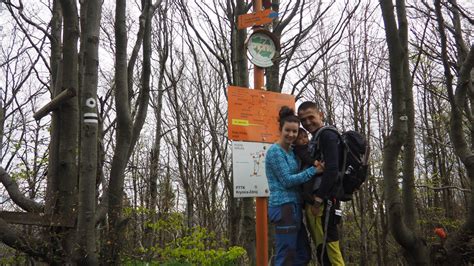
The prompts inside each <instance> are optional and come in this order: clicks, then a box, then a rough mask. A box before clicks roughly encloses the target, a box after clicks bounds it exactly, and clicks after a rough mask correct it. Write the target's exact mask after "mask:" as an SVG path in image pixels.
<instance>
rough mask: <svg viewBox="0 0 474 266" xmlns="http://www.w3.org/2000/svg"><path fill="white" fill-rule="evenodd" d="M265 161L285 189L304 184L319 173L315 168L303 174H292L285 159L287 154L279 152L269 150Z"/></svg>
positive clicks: (308, 169)
mask: <svg viewBox="0 0 474 266" xmlns="http://www.w3.org/2000/svg"><path fill="white" fill-rule="evenodd" d="M265 160H266V163H267V164H268V166H269V167H270V169H271V170H272V173H273V174H274V175H275V177H276V178H277V179H278V180H279V181H280V183H281V184H282V185H283V186H284V187H285V188H290V187H294V186H296V185H300V184H303V183H304V182H306V181H308V180H309V179H311V177H312V176H313V175H315V174H316V172H317V170H316V168H315V167H309V168H307V169H305V170H303V171H302V172H299V173H292V172H291V170H290V165H289V164H288V162H287V161H286V159H285V154H283V153H282V152H279V151H278V150H269V151H268V153H267V158H266V159H265Z"/></svg>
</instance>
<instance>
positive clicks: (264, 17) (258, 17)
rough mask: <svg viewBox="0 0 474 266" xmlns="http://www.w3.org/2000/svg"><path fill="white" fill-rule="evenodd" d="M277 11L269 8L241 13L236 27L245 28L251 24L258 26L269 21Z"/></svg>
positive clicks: (276, 15) (275, 15) (274, 16)
mask: <svg viewBox="0 0 474 266" xmlns="http://www.w3.org/2000/svg"><path fill="white" fill-rule="evenodd" d="M276 17H278V13H277V12H275V11H272V10H271V9H265V10H264V11H259V12H256V13H250V14H243V15H240V16H239V19H238V23H237V29H239V30H241V29H245V28H248V27H253V26H260V25H265V24H268V23H271V22H272V21H273V19H274V18H276Z"/></svg>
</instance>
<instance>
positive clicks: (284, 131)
mask: <svg viewBox="0 0 474 266" xmlns="http://www.w3.org/2000/svg"><path fill="white" fill-rule="evenodd" d="M299 126H300V125H299V123H297V122H285V123H284V124H283V127H282V128H281V135H280V140H281V141H282V142H283V143H285V144H288V145H289V144H292V143H293V142H294V141H295V139H296V137H297V136H298V129H299Z"/></svg>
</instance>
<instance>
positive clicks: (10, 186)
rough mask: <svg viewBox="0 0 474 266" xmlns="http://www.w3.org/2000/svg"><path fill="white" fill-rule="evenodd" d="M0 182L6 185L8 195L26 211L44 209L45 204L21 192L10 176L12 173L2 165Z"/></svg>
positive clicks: (36, 211) (37, 211) (40, 210)
mask: <svg viewBox="0 0 474 266" xmlns="http://www.w3.org/2000/svg"><path fill="white" fill-rule="evenodd" d="M0 182H1V183H2V184H3V185H4V186H5V188H6V189H7V191H8V195H10V198H11V199H12V200H13V202H15V203H16V204H17V205H18V206H20V207H21V208H22V209H24V210H25V211H29V212H35V213H40V212H42V211H43V209H44V206H42V205H41V204H39V203H37V202H35V201H34V200H32V199H28V198H27V197H25V196H24V195H23V194H22V193H21V192H20V188H19V187H18V185H17V184H16V182H15V181H14V180H13V179H12V178H11V177H10V175H9V174H8V173H7V172H6V171H5V169H3V167H0Z"/></svg>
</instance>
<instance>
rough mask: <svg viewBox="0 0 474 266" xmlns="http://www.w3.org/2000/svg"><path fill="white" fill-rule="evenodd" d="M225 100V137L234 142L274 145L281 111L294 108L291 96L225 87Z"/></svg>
mask: <svg viewBox="0 0 474 266" xmlns="http://www.w3.org/2000/svg"><path fill="white" fill-rule="evenodd" d="M227 97H228V101H229V110H228V122H227V123H228V136H229V139H231V140H236V141H250V142H263V143H274V142H275V141H277V140H278V138H279V137H280V131H279V129H278V112H279V111H280V108H281V107H282V106H285V105H286V106H290V107H292V106H294V105H295V97H294V96H293V95H289V94H282V93H277V92H270V91H264V90H251V89H248V88H243V87H236V86H229V87H228V91H227Z"/></svg>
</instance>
